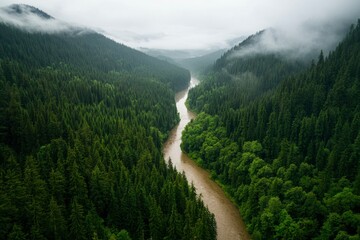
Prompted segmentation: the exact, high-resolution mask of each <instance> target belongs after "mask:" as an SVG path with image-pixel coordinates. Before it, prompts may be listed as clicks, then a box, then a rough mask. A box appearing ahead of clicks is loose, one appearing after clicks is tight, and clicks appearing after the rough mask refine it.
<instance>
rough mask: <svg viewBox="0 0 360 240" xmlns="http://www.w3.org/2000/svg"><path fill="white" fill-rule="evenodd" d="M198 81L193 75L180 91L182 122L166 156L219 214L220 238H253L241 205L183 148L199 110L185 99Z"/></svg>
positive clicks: (178, 96)
mask: <svg viewBox="0 0 360 240" xmlns="http://www.w3.org/2000/svg"><path fill="white" fill-rule="evenodd" d="M197 84H198V80H197V79H196V78H191V81H190V86H189V88H188V89H186V90H184V91H181V92H178V93H177V94H176V98H175V100H176V107H177V110H178V112H179V115H180V123H179V124H178V125H177V126H176V127H175V128H174V129H173V130H172V132H171V134H170V137H169V139H168V140H167V141H166V143H165V145H164V156H165V159H166V160H168V159H169V158H171V161H172V163H173V165H174V166H175V167H176V169H177V170H178V171H179V172H185V175H186V178H187V179H188V181H189V182H190V183H191V182H192V183H193V184H194V186H195V188H196V192H197V193H198V194H201V195H202V200H203V201H204V203H205V205H207V207H208V208H209V210H210V212H212V213H213V214H214V215H215V219H216V224H217V234H218V236H217V239H219V240H237V239H244V240H245V239H250V237H249V234H248V233H247V231H246V228H245V224H244V222H243V221H242V218H241V216H240V214H239V211H238V209H237V208H236V207H235V206H234V204H233V203H232V202H231V201H230V200H229V199H228V198H227V197H226V195H225V193H224V191H223V190H222V189H221V188H220V187H219V186H218V185H217V184H216V183H215V182H214V181H213V180H211V179H210V175H209V173H208V172H207V171H205V170H204V169H202V168H200V167H199V166H198V165H196V163H195V162H194V161H192V160H191V159H190V158H189V157H188V156H187V155H186V154H184V153H183V152H182V151H181V148H180V144H181V135H182V131H183V130H184V128H185V126H186V125H187V124H188V123H189V122H190V121H191V119H193V118H195V114H194V113H192V112H191V111H188V109H187V108H186V106H185V101H186V99H187V96H188V92H189V89H190V88H192V87H194V86H196V85H197Z"/></svg>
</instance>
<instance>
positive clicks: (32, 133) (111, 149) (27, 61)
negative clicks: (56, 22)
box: [0, 24, 216, 239]
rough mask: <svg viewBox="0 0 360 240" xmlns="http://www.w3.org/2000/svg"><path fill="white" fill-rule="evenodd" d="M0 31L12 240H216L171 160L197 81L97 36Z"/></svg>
mask: <svg viewBox="0 0 360 240" xmlns="http://www.w3.org/2000/svg"><path fill="white" fill-rule="evenodd" d="M0 28H1V29H0V39H1V41H0V86H1V87H0V164H1V169H0V238H1V239H130V238H133V239H150V238H151V239H194V238H197V239H215V238H216V226H215V220H214V217H213V215H212V214H211V213H210V212H209V211H208V210H207V208H205V206H204V205H203V203H202V201H201V200H200V199H199V198H198V196H197V195H196V193H195V189H194V188H193V187H190V186H189V185H188V184H187V181H186V178H185V176H184V175H182V174H179V173H177V172H176V171H175V170H174V169H173V168H172V166H169V167H168V166H167V165H166V164H165V161H164V159H163V157H162V152H161V148H162V143H163V141H164V139H165V137H166V135H167V133H168V131H169V130H170V129H171V128H172V127H173V126H174V125H175V124H176V123H177V121H178V115H177V111H176V106H175V101H174V93H173V90H176V89H179V88H182V87H184V86H186V84H187V82H188V81H189V79H188V76H189V75H188V72H186V71H185V70H182V69H180V68H177V67H174V66H171V65H169V64H166V63H163V62H161V61H158V60H156V59H153V58H151V57H148V56H145V55H144V54H142V53H139V52H136V51H134V50H131V49H129V48H127V47H125V46H120V45H118V44H116V43H115V42H112V41H110V40H108V39H106V38H105V37H103V36H101V35H98V34H95V33H90V34H82V35H79V36H75V35H68V34H64V33H62V34H45V33H28V32H24V31H20V30H18V29H16V28H14V27H11V26H7V25H4V24H0ZM169 86H170V87H171V88H172V89H173V90H171V89H170V88H169Z"/></svg>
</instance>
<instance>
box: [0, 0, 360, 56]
mask: <svg viewBox="0 0 360 240" xmlns="http://www.w3.org/2000/svg"><path fill="white" fill-rule="evenodd" d="M12 3H14V2H13V1H12V0H2V1H1V3H0V5H1V6H6V5H9V4H12ZM22 3H24V4H29V5H32V6H34V7H37V8H39V9H41V10H43V11H44V12H46V13H48V14H50V15H51V16H53V17H54V18H55V19H58V20H59V21H55V20H52V21H48V22H47V25H46V26H40V25H42V24H39V22H37V21H38V20H39V19H25V20H24V21H21V22H20V23H19V22H16V24H18V25H19V26H23V27H29V26H26V25H24V22H32V23H34V24H32V25H31V26H30V28H32V30H34V31H35V30H37V29H42V30H45V31H59V30H62V28H65V29H66V28H68V26H66V24H59V22H60V21H64V22H68V23H70V24H71V25H72V24H74V23H75V24H76V25H80V26H87V27H89V28H91V29H94V30H96V31H100V32H102V33H103V34H105V35H106V36H108V37H110V38H112V39H114V40H116V41H118V42H121V43H124V44H126V45H128V46H131V47H134V48H138V49H140V48H152V49H167V50H170V49H171V50H181V49H182V50H184V49H186V50H195V49H197V50H198V49H206V50H209V51H210V50H217V49H221V48H229V47H232V46H230V45H229V41H228V40H229V39H234V38H238V37H242V36H249V35H251V34H254V33H256V32H258V31H260V30H262V29H269V28H272V29H275V31H276V33H277V34H276V38H275V37H274V36H271V35H269V36H264V38H265V39H264V41H263V42H262V46H261V47H262V48H263V49H265V50H271V49H277V48H280V49H287V48H289V47H296V48H298V50H299V53H300V52H301V49H302V48H303V49H306V50H307V51H311V50H310V49H313V48H316V49H317V48H318V47H321V48H324V49H327V48H329V47H328V46H333V45H334V42H337V41H339V40H340V39H341V38H342V37H343V35H344V30H343V29H344V26H346V28H348V26H347V25H349V24H350V23H355V22H356V20H357V18H359V17H360V1H359V0H316V1H314V0H292V1H288V0H272V1H269V0H132V1H127V0H101V1H100V0H86V1H85V0H47V1H37V0H22ZM37 23H38V24H37ZM62 23H63V22H62ZM280 36H281V37H280ZM249 52H250V51H249Z"/></svg>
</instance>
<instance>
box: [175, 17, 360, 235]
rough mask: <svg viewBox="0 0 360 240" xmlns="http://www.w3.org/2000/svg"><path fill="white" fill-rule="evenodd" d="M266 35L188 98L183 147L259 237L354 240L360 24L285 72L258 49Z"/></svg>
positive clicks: (358, 195)
mask: <svg viewBox="0 0 360 240" xmlns="http://www.w3.org/2000/svg"><path fill="white" fill-rule="evenodd" d="M265 32H266V31H265ZM265 32H264V31H263V32H259V33H258V34H255V35H254V36H251V37H249V38H248V39H247V40H245V41H244V42H243V43H241V44H240V45H238V46H236V47H235V48H234V49H233V50H231V51H230V52H228V53H226V54H225V55H224V57H222V58H220V59H219V60H218V61H217V63H216V64H215V66H214V68H213V69H212V70H211V71H210V72H208V76H207V77H206V78H205V79H204V80H203V81H202V82H201V84H200V85H198V86H197V87H195V88H194V89H193V90H191V91H190V92H189V100H188V104H189V106H190V107H191V108H192V109H195V110H196V111H197V112H198V116H197V118H196V119H195V120H194V121H193V122H192V123H191V124H190V125H188V126H187V127H186V129H185V132H184V134H183V139H182V141H183V143H182V148H183V150H184V151H186V152H187V153H188V154H189V155H190V157H191V158H192V159H195V160H197V162H198V163H199V164H200V165H201V166H203V167H205V168H207V169H208V170H209V171H210V172H211V174H212V177H213V178H215V179H216V180H218V181H219V182H221V184H222V185H223V186H224V189H225V190H227V191H228V193H229V194H230V195H231V196H232V197H233V199H234V200H235V201H236V203H237V204H238V206H239V209H240V212H241V215H242V216H243V218H244V221H245V223H246V225H247V227H248V230H249V232H250V233H251V234H252V238H253V239H358V238H359V236H360V229H359V226H360V218H359V209H360V163H359V156H360V155H359V149H360V145H359V144H360V105H359V102H360V85H359V82H360V71H359V69H360V47H359V46H360V20H359V21H358V23H357V25H356V26H355V25H352V26H351V28H350V31H349V32H348V34H347V35H346V37H345V38H344V39H343V40H342V41H341V42H340V43H339V44H338V46H337V47H336V48H335V49H333V51H330V53H329V54H328V56H324V54H323V52H322V51H321V52H320V53H319V55H318V58H317V61H316V63H315V62H313V63H312V64H311V65H309V66H308V67H306V68H303V69H302V70H301V71H300V72H296V71H295V72H292V71H290V72H289V71H288V70H286V71H285V72H284V73H285V74H280V73H282V72H283V69H284V66H285V69H287V67H286V66H287V65H288V63H289V61H290V60H291V59H292V58H284V56H286V55H283V52H284V50H283V49H281V51H280V52H279V54H277V53H274V52H269V51H267V50H268V49H267V48H266V49H265V50H264V49H261V48H260V49H255V48H253V47H252V46H256V45H257V44H258V41H259V40H260V39H262V37H261V35H263V34H264V33H265ZM248 49H251V51H253V50H256V52H252V53H251V54H250V55H249V51H248ZM262 50H264V51H262ZM289 50H291V49H288V48H287V49H286V52H288V51H289ZM268 59H270V60H271V61H269V62H267V60H268ZM291 64H293V63H292V62H290V65H291ZM291 72H292V73H291ZM289 73H291V74H289ZM264 76H267V77H264ZM271 76H272V77H273V79H276V78H278V80H276V82H277V83H276V84H271V85H272V87H271V88H267V87H265V88H264V84H265V85H266V79H267V78H268V77H271ZM264 89H268V90H267V91H264Z"/></svg>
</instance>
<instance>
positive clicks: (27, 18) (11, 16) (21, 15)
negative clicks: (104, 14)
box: [0, 5, 90, 34]
mask: <svg viewBox="0 0 360 240" xmlns="http://www.w3.org/2000/svg"><path fill="white" fill-rule="evenodd" d="M38 10H39V9H35V8H32V7H29V6H28V5H17V6H14V5H11V6H9V7H2V8H0V22H3V23H5V24H8V25H12V26H16V27H17V28H20V29H22V30H25V31H27V32H31V33H36V32H41V33H50V34H53V33H61V32H68V33H76V34H82V33H85V32H89V31H90V30H89V29H88V28H85V27H79V26H76V25H74V24H69V23H67V22H65V21H61V20H58V19H55V18H53V17H52V16H49V15H47V14H46V13H44V12H42V11H41V10H39V11H38ZM34 11H36V13H34Z"/></svg>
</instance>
